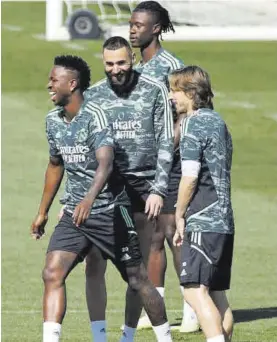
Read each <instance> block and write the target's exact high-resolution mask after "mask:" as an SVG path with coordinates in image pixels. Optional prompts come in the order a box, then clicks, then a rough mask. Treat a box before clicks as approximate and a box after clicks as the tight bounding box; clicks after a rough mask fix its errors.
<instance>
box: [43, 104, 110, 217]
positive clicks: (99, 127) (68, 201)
mask: <svg viewBox="0 0 277 342" xmlns="http://www.w3.org/2000/svg"><path fill="white" fill-rule="evenodd" d="M46 134H47V139H48V142H49V147H50V156H58V157H61V158H62V160H63V164H64V168H65V171H66V174H67V180H66V188H65V193H66V196H65V199H64V200H65V205H66V210H68V211H70V212H73V210H74V209H75V207H76V206H77V205H78V204H79V203H80V202H81V201H82V199H83V198H84V197H85V195H86V194H87V192H88V190H89V189H90V187H91V185H92V182H93V179H94V175H95V172H96V169H97V166H98V163H97V160H96V155H95V152H96V150H97V149H99V148H100V147H102V146H114V141H113V136H112V131H111V128H110V126H109V125H108V121H107V118H106V116H105V115H104V113H103V112H101V111H95V110H94V109H91V108H90V106H89V105H86V104H83V105H82V107H81V108H80V110H79V112H78V114H77V115H76V116H75V117H74V118H73V120H72V121H71V122H66V120H65V117H64V116H63V108H62V107H56V108H55V109H53V110H51V111H50V112H49V113H48V115H47V117H46ZM113 206H114V197H113V195H112V193H111V192H110V191H109V189H108V186H107V185H106V186H105V187H104V188H103V190H102V191H101V193H100V194H99V196H98V197H97V198H96V200H95V202H94V204H93V207H92V211H91V213H92V214H96V213H99V212H103V211H105V210H109V209H111V208H113Z"/></svg>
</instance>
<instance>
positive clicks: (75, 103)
mask: <svg viewBox="0 0 277 342" xmlns="http://www.w3.org/2000/svg"><path fill="white" fill-rule="evenodd" d="M83 102H84V97H83V95H77V94H76V95H75V96H74V95H72V99H71V101H70V102H69V103H68V104H67V105H66V106H65V107H64V115H65V117H66V120H67V121H71V120H72V119H73V118H74V117H75V116H76V115H77V114H78V112H79V109H80V108H81V106H82V104H83Z"/></svg>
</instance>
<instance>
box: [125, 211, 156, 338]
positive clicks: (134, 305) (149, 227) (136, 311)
mask: <svg viewBox="0 0 277 342" xmlns="http://www.w3.org/2000/svg"><path fill="white" fill-rule="evenodd" d="M133 218H134V223H135V228H136V231H137V234H138V239H139V244H140V250H141V254H142V258H143V262H144V265H147V263H148V258H149V253H150V246H151V241H152V236H153V233H154V230H155V229H156V220H152V221H149V220H148V219H147V216H146V215H145V214H144V213H143V212H136V213H134V214H133ZM141 311H142V302H141V298H140V295H139V294H138V292H137V291H133V290H132V288H131V287H130V286H128V288H127V292H126V307H125V326H122V329H123V330H124V329H125V330H128V327H129V317H133V319H134V320H135V322H137V320H138V319H139V317H140V315H141ZM145 317H146V321H147V323H148V327H151V322H150V320H149V318H148V317H147V315H146V316H145ZM125 330H124V331H125Z"/></svg>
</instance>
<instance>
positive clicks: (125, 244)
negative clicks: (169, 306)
mask: <svg viewBox="0 0 277 342" xmlns="http://www.w3.org/2000/svg"><path fill="white" fill-rule="evenodd" d="M150 228H151V227H150ZM115 234H116V239H115V243H116V266H117V267H118V269H119V270H120V271H121V274H122V275H123V278H124V279H125V280H127V282H128V285H129V289H130V290H131V291H132V292H133V294H134V295H135V296H134V298H135V299H136V298H137V297H139V299H140V303H139V304H141V303H142V305H143V306H144V308H145V311H146V312H147V314H148V315H149V318H150V320H151V323H152V325H153V329H154V332H155V334H156V337H157V340H158V341H164V342H166V341H171V336H170V327H169V324H168V322H167V316H166V312H165V306H164V301H163V298H162V297H161V296H160V294H159V292H158V291H157V290H156V288H155V287H154V285H153V284H152V283H151V282H150V280H149V278H148V275H147V270H146V267H145V265H144V263H143V262H142V254H141V251H140V244H139V239H138V234H137V232H136V229H135V227H134V224H133V220H132V215H131V212H130V210H129V208H126V207H122V206H120V207H119V210H118V211H117V213H116V222H115ZM149 245H150V244H149ZM129 304H133V303H132V302H129ZM135 309H136V308H135V307H134V306H133V307H132V308H131V310H130V311H128V310H126V328H128V329H126V330H124V332H123V336H122V339H121V341H122V342H123V341H124V342H125V341H133V338H134V332H135V328H136V326H137V323H138V318H139V314H140V310H139V311H136V310H135Z"/></svg>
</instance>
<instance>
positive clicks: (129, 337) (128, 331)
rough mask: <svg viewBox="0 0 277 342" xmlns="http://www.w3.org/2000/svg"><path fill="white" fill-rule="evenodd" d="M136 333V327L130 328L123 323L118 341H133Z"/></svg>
mask: <svg viewBox="0 0 277 342" xmlns="http://www.w3.org/2000/svg"><path fill="white" fill-rule="evenodd" d="M135 333H136V328H130V327H128V326H127V325H124V329H123V332H122V336H121V339H120V342H133V341H134V337H135Z"/></svg>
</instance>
